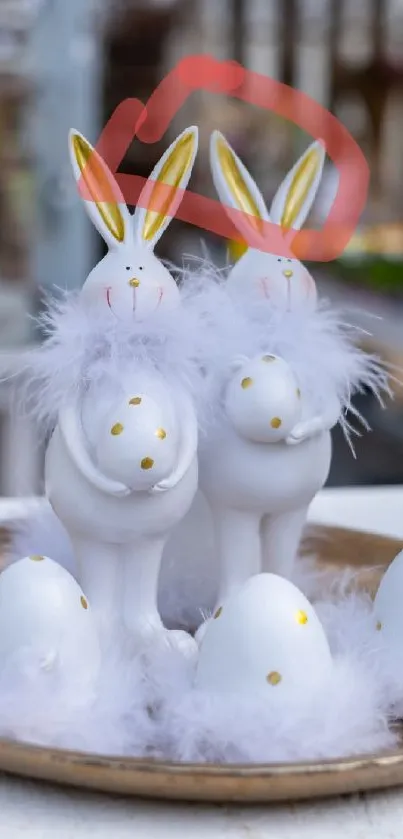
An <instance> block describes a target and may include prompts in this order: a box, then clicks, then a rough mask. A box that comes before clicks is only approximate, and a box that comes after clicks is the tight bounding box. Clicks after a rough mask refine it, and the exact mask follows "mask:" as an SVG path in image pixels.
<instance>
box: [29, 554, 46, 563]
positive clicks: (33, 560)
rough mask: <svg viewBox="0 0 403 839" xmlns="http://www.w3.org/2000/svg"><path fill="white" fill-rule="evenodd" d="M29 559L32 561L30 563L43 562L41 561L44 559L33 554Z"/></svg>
mask: <svg viewBox="0 0 403 839" xmlns="http://www.w3.org/2000/svg"><path fill="white" fill-rule="evenodd" d="M29 558H30V559H32V562H43V560H44V559H45V557H44V556H40V555H39V554H34V555H33V556H30V557H29Z"/></svg>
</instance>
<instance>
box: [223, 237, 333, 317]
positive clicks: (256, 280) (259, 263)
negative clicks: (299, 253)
mask: <svg viewBox="0 0 403 839" xmlns="http://www.w3.org/2000/svg"><path fill="white" fill-rule="evenodd" d="M227 290H228V293H229V294H232V295H237V296H243V297H244V298H245V296H247V297H249V298H250V299H253V298H255V299H257V300H269V301H270V303H271V304H272V305H273V307H275V308H278V309H281V310H286V311H291V310H295V309H297V308H305V307H308V308H311V309H313V308H315V306H316V301H317V293H316V285H315V282H314V280H313V279H312V277H311V275H310V274H309V272H308V271H307V269H306V268H305V267H304V266H303V265H302V264H301V263H300V262H299V261H298V259H293V258H287V257H280V256H275V255H274V254H270V253H265V252H264V251H258V250H254V249H250V250H248V251H246V253H245V254H244V255H243V256H241V258H240V259H239V260H238V262H237V263H236V264H235V265H234V267H233V268H232V270H231V271H230V274H229V276H228V280H227Z"/></svg>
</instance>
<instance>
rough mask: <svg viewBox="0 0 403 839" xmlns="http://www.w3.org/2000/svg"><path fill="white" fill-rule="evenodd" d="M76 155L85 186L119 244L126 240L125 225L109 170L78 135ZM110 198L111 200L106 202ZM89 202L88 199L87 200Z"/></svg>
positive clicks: (75, 147)
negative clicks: (114, 198)
mask: <svg viewBox="0 0 403 839" xmlns="http://www.w3.org/2000/svg"><path fill="white" fill-rule="evenodd" d="M73 148H74V154H75V158H76V161H77V164H78V166H79V169H80V172H81V174H82V176H83V178H84V181H85V185H86V187H87V189H88V191H89V194H90V196H91V198H92V200H93V201H94V203H95V205H96V207H97V210H98V212H99V214H100V216H101V218H102V221H103V222H104V224H105V225H106V227H107V228H108V230H109V232H110V233H111V235H112V236H113V237H114V239H116V241H117V242H123V241H124V238H125V223H124V219H123V216H122V213H121V212H120V208H119V205H118V204H117V203H116V202H114V201H112V200H110V199H112V198H113V187H112V182H111V179H110V177H108V170H107V168H106V166H105V165H104V164H103V161H102V160H101V158H100V157H99V156H98V155H97V154H96V153H94V149H93V148H92V146H91V145H90V143H88V142H87V140H85V139H84V138H83V137H80V136H79V135H78V134H75V135H74V138H73ZM105 198H109V200H105ZM87 200H88V199H87Z"/></svg>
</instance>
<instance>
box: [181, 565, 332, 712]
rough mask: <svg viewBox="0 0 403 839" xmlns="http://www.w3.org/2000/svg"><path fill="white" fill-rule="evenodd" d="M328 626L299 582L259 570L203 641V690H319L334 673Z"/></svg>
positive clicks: (276, 693)
mask: <svg viewBox="0 0 403 839" xmlns="http://www.w3.org/2000/svg"><path fill="white" fill-rule="evenodd" d="M332 669H333V663H332V656H331V653H330V649H329V644H328V641H327V638H326V636H325V633H324V630H323V627H322V625H321V623H320V621H319V619H318V617H317V615H316V613H315V610H314V608H313V607H312V606H311V604H310V603H309V601H308V600H307V599H306V597H304V595H303V594H302V593H301V592H300V591H299V589H298V588H296V586H294V585H293V584H292V583H290V582H289V581H288V580H286V579H284V578H283V577H278V576H277V575H275V574H259V575H257V576H255V577H251V578H250V579H249V580H248V582H247V583H246V584H245V585H244V586H243V587H242V588H241V589H240V590H239V591H238V592H237V593H236V594H234V595H233V596H232V597H230V598H229V599H228V600H227V601H225V602H224V603H223V604H222V606H221V607H220V608H219V609H218V610H217V611H216V613H215V615H214V618H213V619H212V620H211V621H210V622H209V623H208V625H207V628H206V631H205V634H204V636H203V638H202V641H201V645H200V653H199V661H198V666H197V671H196V680H195V685H196V687H197V688H199V689H202V690H205V691H210V692H215V693H221V694H224V693H229V694H233V695H234V694H241V693H245V692H246V693H248V694H250V693H252V694H255V695H258V694H259V695H261V694H262V695H263V696H269V697H270V698H274V700H275V701H276V697H277V698H279V699H280V701H281V699H282V697H283V698H284V696H285V695H293V694H294V695H298V694H299V693H301V692H302V691H306V690H307V689H308V690H315V689H317V688H318V687H320V686H321V685H323V684H324V683H325V682H326V681H327V680H328V679H329V677H330V676H331V674H332Z"/></svg>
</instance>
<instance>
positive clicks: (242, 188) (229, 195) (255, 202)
mask: <svg viewBox="0 0 403 839" xmlns="http://www.w3.org/2000/svg"><path fill="white" fill-rule="evenodd" d="M210 166H211V174H212V177H213V181H214V186H215V188H216V190H217V192H218V195H219V198H220V201H221V203H222V204H223V206H224V209H225V210H226V212H227V213H228V215H229V217H230V219H231V221H232V222H233V224H234V225H235V227H236V228H237V229H238V230H239V232H240V233H242V235H243V236H244V237H245V239H246V241H247V242H248V243H252V242H251V238H252V240H258V241H260V242H261V241H262V239H263V226H264V222H265V221H270V216H269V213H268V212H267V207H266V204H265V202H264V199H263V196H262V194H261V192H260V190H259V189H258V187H257V186H256V184H255V181H254V180H253V178H252V176H251V175H250V174H249V172H248V170H247V168H246V166H244V164H243V163H242V161H241V160H240V159H239V157H238V156H237V155H236V154H235V152H234V150H233V149H232V148H231V146H230V145H229V143H228V142H227V140H226V139H225V137H224V135H223V134H221V132H220V131H213V133H212V135H211V139H210ZM231 209H233V210H241V211H242V212H237V213H231Z"/></svg>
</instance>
